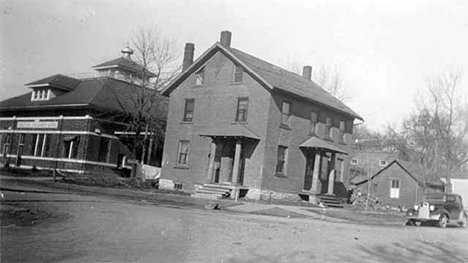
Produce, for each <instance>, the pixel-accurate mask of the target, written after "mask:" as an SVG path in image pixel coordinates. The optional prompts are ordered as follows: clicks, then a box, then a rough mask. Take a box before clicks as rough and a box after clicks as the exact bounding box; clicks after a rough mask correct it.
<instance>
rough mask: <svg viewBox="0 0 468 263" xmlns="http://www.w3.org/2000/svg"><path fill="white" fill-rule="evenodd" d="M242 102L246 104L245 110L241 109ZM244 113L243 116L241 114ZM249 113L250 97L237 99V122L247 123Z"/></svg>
mask: <svg viewBox="0 0 468 263" xmlns="http://www.w3.org/2000/svg"><path fill="white" fill-rule="evenodd" d="M241 102H245V103H246V104H245V109H241V108H240V106H241ZM241 112H242V113H243V115H242V114H241ZM248 113H249V98H248V97H239V98H237V109H236V119H235V120H236V122H247V118H248ZM240 116H242V117H243V118H242V119H241V118H240Z"/></svg>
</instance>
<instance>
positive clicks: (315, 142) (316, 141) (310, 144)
mask: <svg viewBox="0 0 468 263" xmlns="http://www.w3.org/2000/svg"><path fill="white" fill-rule="evenodd" d="M299 147H301V148H319V149H325V150H329V151H332V152H338V153H344V154H348V152H347V151H346V150H344V149H341V148H340V147H338V146H336V145H333V144H332V143H330V142H327V141H326V140H322V139H320V138H317V137H315V136H313V137H311V138H309V139H308V140H307V141H305V142H303V143H302V144H301V145H299Z"/></svg>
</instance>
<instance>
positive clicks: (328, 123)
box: [325, 117, 333, 128]
mask: <svg viewBox="0 0 468 263" xmlns="http://www.w3.org/2000/svg"><path fill="white" fill-rule="evenodd" d="M325 122H326V124H327V127H328V128H330V127H331V126H332V125H333V118H332V117H327V118H326V119H325Z"/></svg>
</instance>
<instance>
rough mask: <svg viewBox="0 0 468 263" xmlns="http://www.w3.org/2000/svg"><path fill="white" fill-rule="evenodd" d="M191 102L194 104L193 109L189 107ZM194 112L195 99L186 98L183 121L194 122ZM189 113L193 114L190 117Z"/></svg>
mask: <svg viewBox="0 0 468 263" xmlns="http://www.w3.org/2000/svg"><path fill="white" fill-rule="evenodd" d="M189 103H191V104H192V107H191V108H192V109H191V110H190V111H189V109H188V106H189ZM194 113H195V99H193V98H191V99H185V106H184V116H183V118H182V121H183V122H193V117H194ZM189 114H191V116H190V118H189V117H188V116H189Z"/></svg>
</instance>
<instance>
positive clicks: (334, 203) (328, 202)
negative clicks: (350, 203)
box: [317, 195, 343, 208]
mask: <svg viewBox="0 0 468 263" xmlns="http://www.w3.org/2000/svg"><path fill="white" fill-rule="evenodd" d="M317 198H318V199H319V200H320V202H321V203H322V204H324V205H325V206H326V207H332V208H343V203H342V202H341V200H340V199H338V198H336V197H335V196H333V195H317Z"/></svg>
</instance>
